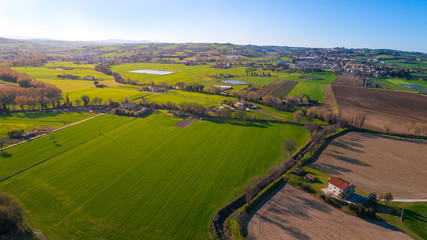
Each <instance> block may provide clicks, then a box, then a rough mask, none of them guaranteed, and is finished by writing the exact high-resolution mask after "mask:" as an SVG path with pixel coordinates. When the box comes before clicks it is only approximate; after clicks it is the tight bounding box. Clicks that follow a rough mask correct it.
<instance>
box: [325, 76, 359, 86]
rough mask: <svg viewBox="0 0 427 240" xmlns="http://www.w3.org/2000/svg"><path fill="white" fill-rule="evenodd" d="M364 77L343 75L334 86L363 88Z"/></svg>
mask: <svg viewBox="0 0 427 240" xmlns="http://www.w3.org/2000/svg"><path fill="white" fill-rule="evenodd" d="M363 81H364V77H360V76H356V75H350V74H346V73H345V74H342V75H340V76H339V77H338V78H337V79H336V80H335V81H334V82H333V83H332V84H334V85H339V86H347V87H363Z"/></svg>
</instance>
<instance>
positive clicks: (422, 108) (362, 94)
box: [332, 85, 427, 132]
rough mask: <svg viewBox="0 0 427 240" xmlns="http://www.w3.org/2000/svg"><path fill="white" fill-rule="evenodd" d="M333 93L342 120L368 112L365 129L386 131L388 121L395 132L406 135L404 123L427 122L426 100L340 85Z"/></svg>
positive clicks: (401, 93)
mask: <svg viewBox="0 0 427 240" xmlns="http://www.w3.org/2000/svg"><path fill="white" fill-rule="evenodd" d="M332 91H333V95H334V96H335V99H336V102H337V103H338V105H339V106H340V108H341V110H342V114H343V116H345V117H347V118H351V117H352V116H353V115H354V114H355V113H357V112H361V111H366V120H365V124H364V126H363V127H364V128H368V129H373V130H380V131H384V128H383V126H382V124H383V122H384V121H386V120H388V121H390V122H391V123H392V131H394V132H403V129H402V127H401V125H402V123H404V122H416V121H421V122H422V121H427V97H426V96H422V95H418V94H412V93H403V92H393V91H384V90H374V89H366V88H354V87H343V86H337V85H332Z"/></svg>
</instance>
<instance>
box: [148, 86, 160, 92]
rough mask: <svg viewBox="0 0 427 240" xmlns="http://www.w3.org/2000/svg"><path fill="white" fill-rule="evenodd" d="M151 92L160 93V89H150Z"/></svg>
mask: <svg viewBox="0 0 427 240" xmlns="http://www.w3.org/2000/svg"><path fill="white" fill-rule="evenodd" d="M150 91H152V92H160V88H158V87H150Z"/></svg>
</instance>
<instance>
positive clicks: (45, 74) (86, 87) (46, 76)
mask: <svg viewBox="0 0 427 240" xmlns="http://www.w3.org/2000/svg"><path fill="white" fill-rule="evenodd" d="M61 66H62V67H71V68H74V69H73V70H56V69H55V68H56V67H58V68H59V67H61ZM12 69H13V70H15V71H18V72H25V73H27V74H29V75H30V76H31V77H32V78H35V79H36V80H38V81H42V82H47V83H51V84H54V85H55V86H57V87H58V88H60V89H61V90H62V92H63V93H64V94H63V96H64V97H65V94H66V93H68V94H69V97H70V99H71V100H75V99H78V98H81V96H83V95H87V96H89V97H90V98H91V99H93V98H95V97H99V98H102V99H103V100H104V101H107V100H108V99H110V98H111V99H113V100H115V101H120V102H121V101H122V100H123V98H124V97H129V98H130V99H135V98H139V97H142V96H146V95H148V93H142V92H139V91H138V89H139V88H140V87H137V86H130V85H126V84H118V83H114V82H113V80H112V79H113V78H112V76H108V75H105V74H103V73H100V72H97V71H95V70H94V65H93V64H85V65H81V64H74V63H71V62H56V63H47V64H45V66H42V67H14V68H12ZM62 73H67V74H73V75H78V76H80V77H85V76H94V77H95V78H96V80H98V81H100V83H102V84H105V85H107V86H108V87H106V88H95V87H94V82H93V81H88V80H72V79H60V78H58V77H57V75H59V74H62Z"/></svg>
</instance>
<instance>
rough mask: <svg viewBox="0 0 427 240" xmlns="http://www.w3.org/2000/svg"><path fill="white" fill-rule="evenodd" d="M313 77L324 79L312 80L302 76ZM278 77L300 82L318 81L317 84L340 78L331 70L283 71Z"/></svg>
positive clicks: (328, 82)
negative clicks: (310, 71) (308, 71)
mask: <svg viewBox="0 0 427 240" xmlns="http://www.w3.org/2000/svg"><path fill="white" fill-rule="evenodd" d="M304 76H305V77H313V78H321V79H322V80H310V79H305V78H301V77H304ZM278 78H281V79H286V80H292V81H298V82H307V83H317V84H331V83H333V82H334V81H335V79H337V78H338V75H335V74H334V73H333V72H331V71H325V72H312V73H298V72H296V73H281V74H279V76H278Z"/></svg>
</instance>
